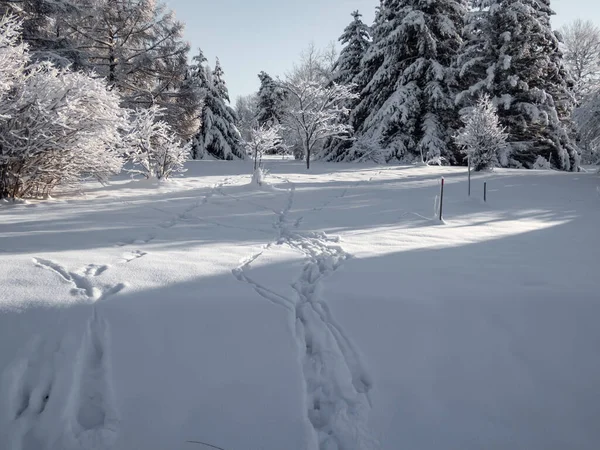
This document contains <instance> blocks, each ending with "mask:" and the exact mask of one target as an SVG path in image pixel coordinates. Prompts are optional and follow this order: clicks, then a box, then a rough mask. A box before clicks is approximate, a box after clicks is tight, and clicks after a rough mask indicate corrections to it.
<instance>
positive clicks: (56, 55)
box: [0, 0, 81, 67]
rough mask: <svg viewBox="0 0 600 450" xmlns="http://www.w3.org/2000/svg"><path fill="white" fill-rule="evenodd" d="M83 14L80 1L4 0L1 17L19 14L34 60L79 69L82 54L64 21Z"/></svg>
mask: <svg viewBox="0 0 600 450" xmlns="http://www.w3.org/2000/svg"><path fill="white" fill-rule="evenodd" d="M80 12H81V11H80V9H79V8H78V2H77V0H0V17H1V16H4V15H6V14H15V15H17V16H18V17H19V19H20V20H21V21H22V35H23V40H24V41H25V43H27V44H28V45H29V52H30V56H31V59H32V60H33V61H51V62H52V63H54V64H55V65H56V66H58V67H66V66H69V65H74V66H75V67H79V54H78V52H77V51H76V50H75V47H74V45H73V42H72V39H71V38H72V36H71V33H70V32H69V30H68V28H67V27H66V26H65V24H64V19H65V18H67V17H71V18H75V17H77V16H78V15H79V13H80ZM74 20H75V19H74Z"/></svg>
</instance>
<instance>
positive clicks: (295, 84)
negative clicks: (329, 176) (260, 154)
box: [281, 79, 358, 168]
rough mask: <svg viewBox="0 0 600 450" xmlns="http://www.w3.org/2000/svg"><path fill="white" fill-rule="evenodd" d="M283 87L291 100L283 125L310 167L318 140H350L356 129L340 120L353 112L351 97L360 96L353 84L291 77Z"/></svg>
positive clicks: (282, 83)
mask: <svg viewBox="0 0 600 450" xmlns="http://www.w3.org/2000/svg"><path fill="white" fill-rule="evenodd" d="M281 87H282V88H283V89H284V90H285V92H286V93H287V97H288V101H289V105H288V108H287V110H286V111H285V115H284V117H283V125H284V127H285V128H286V129H287V130H288V131H290V132H292V133H294V134H295V135H296V137H297V139H298V141H299V142H300V143H301V144H302V148H303V150H304V155H305V157H306V167H307V168H310V158H311V154H312V151H313V149H314V148H315V146H316V145H317V144H318V143H320V142H322V141H324V140H326V139H329V138H337V139H351V137H352V132H353V129H352V127H351V126H350V125H348V124H346V123H343V121H342V120H341V119H342V118H343V117H345V116H347V115H348V114H349V112H350V111H349V109H348V107H347V105H348V104H349V100H351V99H355V98H358V95H357V94H355V93H354V92H352V88H353V86H352V85H340V84H337V83H330V84H327V85H323V84H321V83H319V82H316V81H310V80H295V79H294V80H293V79H288V80H286V81H283V82H281Z"/></svg>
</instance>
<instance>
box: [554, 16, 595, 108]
mask: <svg viewBox="0 0 600 450" xmlns="http://www.w3.org/2000/svg"><path fill="white" fill-rule="evenodd" d="M560 35H561V37H562V43H563V46H564V55H565V64H566V66H567V68H568V69H569V71H570V73H571V76H572V77H573V79H574V80H575V87H574V89H575V94H576V96H577V99H578V100H579V101H582V100H583V99H585V98H586V97H587V96H588V95H590V94H591V93H592V92H593V91H594V90H595V89H597V88H599V87H600V27H599V26H597V25H595V24H594V23H593V22H591V21H590V20H585V21H584V20H581V19H577V20H575V21H574V22H572V23H570V24H568V25H565V26H564V27H562V28H561V29H560Z"/></svg>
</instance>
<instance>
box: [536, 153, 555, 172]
mask: <svg viewBox="0 0 600 450" xmlns="http://www.w3.org/2000/svg"><path fill="white" fill-rule="evenodd" d="M532 169H533V170H552V164H550V162H549V161H548V160H547V159H546V158H544V157H543V156H542V155H540V156H538V157H537V159H536V160H535V162H534V163H533V167H532Z"/></svg>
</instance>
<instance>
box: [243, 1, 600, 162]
mask: <svg viewBox="0 0 600 450" xmlns="http://www.w3.org/2000/svg"><path fill="white" fill-rule="evenodd" d="M553 14H554V13H553V11H552V10H551V8H550V0H428V1H423V0H382V1H381V2H380V5H379V6H378V8H377V11H376V17H375V21H374V23H373V24H372V26H367V25H366V24H365V23H363V21H362V19H361V15H360V14H359V13H358V12H354V13H352V21H351V22H350V24H349V25H348V26H347V27H346V29H345V30H344V32H343V34H342V36H341V37H340V42H341V43H342V50H341V52H340V54H339V55H337V56H336V57H334V58H333V59H332V58H331V52H318V51H316V50H315V49H314V47H311V48H310V49H309V51H308V52H306V54H304V55H303V57H302V59H301V62H300V64H299V65H298V66H297V67H295V68H294V69H293V71H292V72H291V74H289V75H288V76H287V77H285V78H284V79H283V80H280V79H273V78H272V77H270V76H269V75H268V74H266V73H261V74H260V75H259V78H260V82H261V85H260V90H259V92H258V93H257V94H254V95H252V96H249V97H246V98H242V99H239V100H238V103H237V112H238V115H239V116H240V119H241V120H240V128H241V130H242V134H244V133H246V134H247V133H248V130H251V129H252V128H253V127H254V126H255V125H256V123H255V122H260V124H264V123H265V118H266V120H270V121H271V122H272V123H276V124H281V125H283V128H282V130H283V131H282V140H283V141H284V142H286V143H287V144H288V145H287V147H288V148H292V149H295V153H296V154H297V155H298V156H300V155H301V156H303V157H306V158H307V160H310V158H311V157H316V158H323V159H326V160H329V161H362V160H371V161H376V162H379V163H386V162H394V161H399V162H415V161H417V162H427V163H437V164H466V158H465V152H464V151H463V150H464V149H463V146H462V145H460V144H459V142H458V141H457V137H458V135H459V134H460V133H461V132H462V131H464V124H465V121H466V120H468V119H466V118H467V117H468V116H469V115H470V114H472V111H473V110H475V109H477V108H480V109H481V108H482V104H481V103H480V100H481V99H482V98H488V99H489V103H490V105H489V106H486V108H487V109H486V111H487V112H488V113H490V114H492V115H496V116H497V118H498V127H499V130H502V133H505V134H506V139H505V142H504V143H503V144H502V146H501V148H500V147H499V148H498V149H497V152H498V154H497V155H496V156H495V157H494V158H493V160H494V161H497V164H498V165H502V166H506V167H523V168H533V167H534V166H535V167H539V166H540V164H545V165H547V166H548V167H552V168H555V169H559V170H578V168H579V167H580V164H581V156H582V154H583V157H584V161H585V162H590V161H591V160H592V159H593V157H594V155H595V154H597V149H598V148H599V147H600V126H598V123H599V122H600V121H599V120H598V119H599V117H600V94H599V89H598V87H599V86H598V80H599V78H600V77H599V74H600V70H598V67H600V64H599V60H600V33H599V32H598V28H597V27H594V26H593V25H592V24H590V23H585V22H576V23H575V24H573V25H571V26H570V27H567V28H565V29H564V30H562V32H560V33H559V32H555V31H553V30H552V28H551V24H550V18H551V16H552V15H553ZM299 79H304V80H308V81H309V82H310V83H313V85H312V86H313V88H316V86H318V87H319V89H321V90H322V91H325V90H327V89H329V88H331V87H332V86H338V87H339V86H344V87H346V88H347V89H348V91H349V93H350V95H344V96H343V97H344V98H343V99H338V100H339V101H336V102H335V106H334V107H333V108H332V109H331V110H330V111H331V112H332V113H333V114H334V115H335V116H336V119H335V120H336V121H337V125H343V126H345V128H344V129H343V131H342V130H341V129H339V130H338V131H339V133H338V132H333V133H332V134H331V135H329V134H328V135H327V137H325V138H323V139H320V140H319V142H317V143H316V144H315V145H314V146H311V147H310V151H309V150H308V149H307V148H305V147H303V141H302V139H301V135H300V133H299V132H298V129H294V127H293V126H290V125H291V124H294V121H293V120H291V121H290V118H292V119H293V112H294V111H299V109H298V107H297V105H294V104H293V100H296V101H297V95H295V94H294V91H295V90H296V89H297V88H298V87H299V84H298V80H299ZM290 83H291V84H293V85H294V87H293V88H290ZM352 94H353V95H352ZM258 118H260V120H259V119H258ZM461 118H463V120H461ZM334 122H335V121H334ZM334 122H332V123H334ZM295 125H297V123H295ZM349 138H350V139H349ZM483 138H485V137H482V139H483ZM304 140H305V141H306V139H304ZM309 153H310V155H309ZM500 153H501V154H500Z"/></svg>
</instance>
